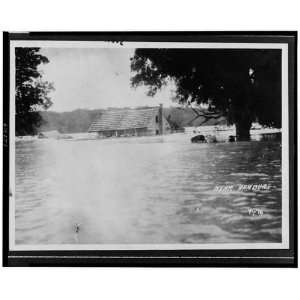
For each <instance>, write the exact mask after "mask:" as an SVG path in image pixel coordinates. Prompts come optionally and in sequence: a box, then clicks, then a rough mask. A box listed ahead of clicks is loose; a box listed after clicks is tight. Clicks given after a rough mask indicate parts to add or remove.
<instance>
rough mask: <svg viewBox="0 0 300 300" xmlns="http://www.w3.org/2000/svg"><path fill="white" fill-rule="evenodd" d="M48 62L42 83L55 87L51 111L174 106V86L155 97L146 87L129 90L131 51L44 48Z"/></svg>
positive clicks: (43, 70)
mask: <svg viewBox="0 0 300 300" xmlns="http://www.w3.org/2000/svg"><path fill="white" fill-rule="evenodd" d="M40 52H41V54H43V55H45V56H46V57H47V58H48V59H49V63H48V64H43V65H40V67H39V69H40V70H41V71H42V73H43V79H44V80H47V81H49V82H52V83H53V84H54V88H55V90H54V91H52V92H51V93H50V94H49V96H50V97H51V101H52V102H53V105H52V106H51V108H50V109H49V110H51V111H58V112H62V111H72V110H75V109H79V108H80V109H97V108H107V107H137V106H144V105H148V106H157V105H158V104H160V103H162V104H163V105H164V106H165V107H168V106H171V105H173V106H174V105H175V103H174V102H172V100H171V99H172V97H173V95H174V86H172V85H171V84H170V85H168V86H166V87H165V88H163V89H162V90H161V91H160V92H158V93H157V95H155V96H154V97H149V96H147V95H146V92H147V89H146V87H143V86H141V87H138V88H136V89H135V88H132V87H131V86H130V77H131V76H132V73H131V72H130V57H132V56H133V54H134V49H130V48H41V50H40Z"/></svg>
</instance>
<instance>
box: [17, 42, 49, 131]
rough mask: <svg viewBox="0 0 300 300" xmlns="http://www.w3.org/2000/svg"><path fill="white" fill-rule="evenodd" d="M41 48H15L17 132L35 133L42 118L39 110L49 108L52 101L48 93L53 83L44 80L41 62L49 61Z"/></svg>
mask: <svg viewBox="0 0 300 300" xmlns="http://www.w3.org/2000/svg"><path fill="white" fill-rule="evenodd" d="M39 50H40V49H39V48H21V47H17V48H15V58H16V60H15V63H16V134H17V135H27V134H35V133H36V132H37V129H38V127H39V126H40V125H41V122H42V119H41V116H40V114H39V110H41V109H48V108H49V107H50V106H51V105H52V102H51V100H50V98H49V97H48V93H49V92H50V91H51V90H52V89H53V86H52V84H51V83H49V82H47V81H43V80H42V74H41V72H40V71H39V70H38V66H39V65H40V64H45V63H48V62H49V60H48V58H47V57H45V56H43V55H41V54H40V53H39Z"/></svg>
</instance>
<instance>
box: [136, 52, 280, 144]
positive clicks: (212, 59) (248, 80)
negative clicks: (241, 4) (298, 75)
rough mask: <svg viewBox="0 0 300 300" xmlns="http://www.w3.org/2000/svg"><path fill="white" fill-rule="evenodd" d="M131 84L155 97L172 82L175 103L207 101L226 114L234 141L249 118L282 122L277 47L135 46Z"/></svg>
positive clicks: (246, 130) (245, 133)
mask: <svg viewBox="0 0 300 300" xmlns="http://www.w3.org/2000/svg"><path fill="white" fill-rule="evenodd" d="M131 70H132V71H133V76H132V78H131V85H132V86H133V87H137V86H140V85H145V86H147V87H148V95H149V96H153V95H155V94H156V92H157V91H158V90H160V89H161V88H162V87H163V86H164V85H167V84H168V83H169V82H170V81H173V82H174V83H175V86H176V91H175V92H176V100H177V101H178V102H179V103H188V104H191V103H195V104H205V103H206V104H208V105H209V109H208V113H207V117H209V115H212V116H213V117H214V118H215V117H216V113H217V114H218V115H219V116H225V117H226V118H227V121H228V123H229V124H235V125H236V131H237V138H238V140H248V139H249V137H250V128H251V124H252V122H254V121H256V122H259V123H260V124H262V125H266V126H273V127H281V51H280V50H277V49H174V48H173V49H136V50H135V54H134V57H133V58H132V59H131Z"/></svg>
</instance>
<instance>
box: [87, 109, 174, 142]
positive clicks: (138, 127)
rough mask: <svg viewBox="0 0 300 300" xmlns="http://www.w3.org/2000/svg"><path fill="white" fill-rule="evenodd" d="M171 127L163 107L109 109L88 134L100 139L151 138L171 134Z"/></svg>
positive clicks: (99, 117) (95, 121)
mask: <svg viewBox="0 0 300 300" xmlns="http://www.w3.org/2000/svg"><path fill="white" fill-rule="evenodd" d="M170 131H171V127H170V124H169V122H168V121H167V120H166V118H165V117H164V115H163V107H162V105H160V106H159V107H149V108H136V109H130V108H128V109H127V108H126V109H108V110H105V111H103V112H102V113H101V114H100V115H99V116H98V117H97V118H96V119H95V120H94V121H93V122H92V124H91V126H90V128H89V129H88V132H94V133H95V132H96V133H98V136H99V137H112V136H117V137H118V136H149V135H162V134H166V133H169V132H170Z"/></svg>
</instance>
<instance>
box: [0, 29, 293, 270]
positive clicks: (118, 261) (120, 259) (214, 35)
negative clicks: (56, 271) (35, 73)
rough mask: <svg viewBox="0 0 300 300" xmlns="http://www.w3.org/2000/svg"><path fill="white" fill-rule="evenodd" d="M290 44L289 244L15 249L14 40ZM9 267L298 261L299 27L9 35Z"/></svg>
mask: <svg viewBox="0 0 300 300" xmlns="http://www.w3.org/2000/svg"><path fill="white" fill-rule="evenodd" d="M15 40H28V41H33V40H37V41H40V40H42V41H55V40H57V41H114V42H117V43H118V42H122V41H124V42H125V41H126V42H127V41H132V42H134V41H136V42H201V43H205V42H210V43H213V42H214V43H217V42H218V43H287V44H288V94H289V96H288V98H289V107H288V108H289V109H288V111H289V243H290V247H289V249H244V250H241V249H239V250H237V249H234V250H233V249H230V250H228V249H227V250H224V249H222V250H219V249H218V250H203V249H201V250H53V251H52V250H51V251H50V250H36V251H10V250H9V112H10V108H9V94H10V91H9V87H10V82H9V77H10V70H9V66H10V62H9V59H10V53H9V52H10V41H15ZM3 47H4V49H3V50H4V51H3V66H4V68H3V75H4V76H3V91H4V95H3V265H4V266H153V267H154V266H191V267H192V266H222V267H225V266H235V267H236V266H237V267H238V266H247V267H250V266H251V267H252V266H261V267H263V266H269V267H272V266H277V267H278V266H286V267H296V266H297V259H298V257H297V197H296V196H297V191H296V187H297V183H296V179H297V178H296V177H297V176H296V174H295V164H296V163H297V144H296V142H297V135H296V134H297V127H296V122H297V103H296V99H297V86H296V85H297V81H296V80H297V70H296V65H297V52H296V50H297V32H284V31H282V32H31V33H7V32H5V33H4V34H3Z"/></svg>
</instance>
